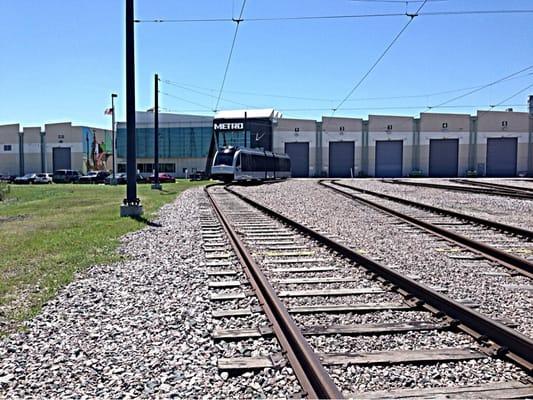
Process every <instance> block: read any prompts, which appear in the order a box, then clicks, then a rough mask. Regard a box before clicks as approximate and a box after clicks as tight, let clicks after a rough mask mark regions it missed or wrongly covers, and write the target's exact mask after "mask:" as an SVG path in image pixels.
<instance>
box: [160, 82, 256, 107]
mask: <svg viewBox="0 0 533 400" xmlns="http://www.w3.org/2000/svg"><path fill="white" fill-rule="evenodd" d="M161 82H163V83H166V84H169V85H173V86H176V87H179V88H180V89H183V90H188V91H189V92H193V93H196V94H199V95H201V96H206V97H211V98H215V99H218V97H217V96H216V95H213V94H209V93H205V92H202V91H200V90H196V89H191V88H188V87H187V86H185V85H180V84H178V83H177V82H171V81H168V80H162V81H161ZM214 90H215V89H213V91H214ZM220 100H222V101H224V102H227V103H232V104H236V105H238V106H243V107H247V108H254V107H255V106H251V105H249V104H245V103H240V102H238V101H233V100H229V99H227V98H225V97H220Z"/></svg>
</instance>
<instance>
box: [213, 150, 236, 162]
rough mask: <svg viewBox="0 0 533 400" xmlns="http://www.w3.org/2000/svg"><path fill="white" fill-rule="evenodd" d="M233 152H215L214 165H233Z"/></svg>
mask: <svg viewBox="0 0 533 400" xmlns="http://www.w3.org/2000/svg"><path fill="white" fill-rule="evenodd" d="M233 155H234V153H233V152H228V153H226V152H221V151H219V152H218V153H217V156H216V158H215V165H230V166H231V165H233Z"/></svg>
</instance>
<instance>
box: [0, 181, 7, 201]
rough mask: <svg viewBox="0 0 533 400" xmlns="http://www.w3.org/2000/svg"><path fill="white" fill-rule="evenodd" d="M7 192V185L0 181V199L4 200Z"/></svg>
mask: <svg viewBox="0 0 533 400" xmlns="http://www.w3.org/2000/svg"><path fill="white" fill-rule="evenodd" d="M8 194H9V185H8V184H7V183H2V182H0V201H4V200H5V199H6V198H7V196H8Z"/></svg>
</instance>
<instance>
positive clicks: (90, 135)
mask: <svg viewBox="0 0 533 400" xmlns="http://www.w3.org/2000/svg"><path fill="white" fill-rule="evenodd" d="M82 136H83V154H84V158H85V164H86V167H87V171H89V170H96V171H100V170H107V169H109V168H108V166H107V160H108V159H109V158H110V156H111V136H110V135H109V133H108V132H106V131H102V132H99V134H98V135H97V133H96V129H91V128H87V127H83V128H82Z"/></svg>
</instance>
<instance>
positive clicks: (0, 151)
mask: <svg viewBox="0 0 533 400" xmlns="http://www.w3.org/2000/svg"><path fill="white" fill-rule="evenodd" d="M111 136H112V135H111V131H110V130H106V129H100V128H92V127H88V126H73V125H72V123H71V122H61V123H53V124H45V125H44V129H42V128H41V127H40V126H38V127H23V128H21V127H20V124H10V125H0V174H4V175H18V176H20V175H24V174H26V173H38V172H53V171H55V170H58V169H75V170H79V171H81V172H84V173H85V172H87V171H88V170H91V169H111V168H112V164H111V163H112V158H111V142H112V140H111Z"/></svg>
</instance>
